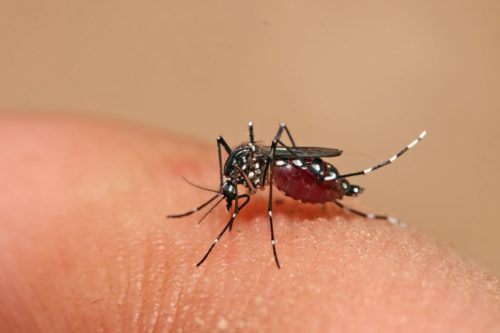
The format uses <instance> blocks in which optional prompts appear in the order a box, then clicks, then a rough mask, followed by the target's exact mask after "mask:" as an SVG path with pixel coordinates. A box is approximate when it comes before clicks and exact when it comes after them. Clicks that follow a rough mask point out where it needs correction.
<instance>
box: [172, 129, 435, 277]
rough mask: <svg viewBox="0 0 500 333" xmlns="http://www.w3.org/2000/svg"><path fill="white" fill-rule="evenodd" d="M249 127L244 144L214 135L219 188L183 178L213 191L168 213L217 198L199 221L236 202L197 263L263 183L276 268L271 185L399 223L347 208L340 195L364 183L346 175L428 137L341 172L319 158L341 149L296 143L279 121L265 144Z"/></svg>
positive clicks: (355, 190)
mask: <svg viewBox="0 0 500 333" xmlns="http://www.w3.org/2000/svg"><path fill="white" fill-rule="evenodd" d="M248 130H249V137H250V141H249V142H246V143H242V144H240V145H239V146H237V147H236V148H234V149H231V148H230V147H229V145H228V144H227V142H226V141H225V140H224V138H223V137H222V136H219V137H218V138H217V150H218V153H219V174H220V187H219V190H213V189H208V188H205V187H202V186H199V185H196V184H193V183H191V182H189V181H187V180H186V181H187V182H188V183H189V184H191V185H193V186H195V187H197V188H199V189H202V190H205V191H210V192H213V193H215V195H214V196H213V197H212V198H210V199H209V200H208V201H207V202H205V203H203V204H202V205H200V206H199V207H196V208H194V209H192V210H190V211H188V212H186V213H182V214H175V215H168V216H167V217H169V218H179V217H184V216H188V215H191V214H193V213H195V212H197V211H199V210H201V209H203V208H205V207H206V206H208V205H209V204H210V203H212V202H213V201H214V200H216V199H217V198H219V200H218V201H217V202H216V203H215V204H214V205H213V206H212V207H211V208H210V209H209V210H208V212H207V213H206V214H205V215H204V216H203V217H202V218H201V220H200V222H201V221H202V220H203V219H204V218H205V217H206V216H207V215H208V214H209V213H210V212H211V211H212V210H213V209H214V208H215V207H217V205H219V204H220V203H221V202H222V201H223V200H226V209H227V211H228V212H229V211H230V210H231V208H232V207H233V203H234V209H233V214H232V215H231V218H230V219H229V221H228V222H227V224H226V225H225V227H224V228H223V229H222V231H221V232H220V233H219V235H218V236H217V237H216V238H215V240H214V242H213V243H212V245H211V246H210V248H209V249H208V251H207V252H206V254H205V255H204V256H203V258H202V259H201V260H200V261H199V262H198V264H197V265H196V266H200V265H201V264H202V263H203V262H204V261H205V260H206V259H207V257H208V255H209V254H210V252H212V250H213V248H214V247H215V245H216V244H217V242H218V241H219V240H220V238H221V237H222V235H224V233H225V232H226V231H227V230H228V229H229V230H231V228H232V226H233V222H234V220H235V219H236V216H238V213H239V212H240V211H241V210H242V209H243V208H244V207H245V206H246V205H247V204H248V202H249V201H250V195H251V194H255V193H256V191H257V190H258V189H259V190H263V189H264V188H265V187H266V186H267V185H268V186H269V201H268V215H269V225H270V229H271V245H272V249H273V254H274V259H275V261H276V265H277V266H278V268H281V267H280V262H279V260H278V254H277V251H276V242H275V239H274V227H273V186H272V185H274V186H276V187H277V188H278V189H279V190H280V191H281V192H283V193H284V194H285V195H287V196H289V197H291V198H293V199H295V200H299V201H301V202H304V203H327V202H333V203H335V204H336V205H338V206H340V207H341V208H343V209H345V210H346V211H348V212H350V213H353V214H356V215H359V216H362V217H364V218H367V219H381V220H386V221H387V222H389V223H391V224H400V222H399V220H398V219H397V218H395V217H392V216H387V215H380V214H373V213H365V212H362V211H359V210H356V209H353V208H349V207H347V206H346V205H345V204H344V203H342V202H341V201H340V199H342V197H344V196H352V197H354V196H357V195H358V194H360V193H362V192H363V188H362V187H360V186H358V185H353V184H351V183H349V181H347V179H346V178H349V177H354V176H360V175H366V174H368V173H370V172H372V171H374V170H376V169H379V168H382V167H383V166H386V165H388V164H391V163H392V162H394V161H395V160H396V159H398V158H399V157H400V156H401V155H403V154H404V153H405V152H407V151H408V150H409V149H411V148H412V147H414V146H415V145H416V144H417V143H418V142H419V141H420V140H422V139H423V138H424V136H425V135H426V132H425V131H424V132H422V133H421V134H420V135H419V136H418V138H417V139H415V140H413V141H412V142H411V143H410V144H409V145H407V146H406V147H405V148H403V149H402V150H401V151H399V152H398V153H397V154H395V155H394V156H392V157H391V158H389V159H388V160H385V161H384V162H382V163H380V164H377V165H375V166H373V167H371V168H368V169H364V170H361V171H356V172H351V173H346V174H340V173H339V172H338V170H337V169H336V168H335V167H334V166H333V165H332V164H330V163H328V162H325V161H323V160H322V158H326V157H336V156H340V155H341V154H342V150H340V149H335V148H322V147H300V146H297V145H296V144H295V141H294V140H293V138H292V135H291V134H290V131H289V130H288V127H287V126H286V125H285V124H284V123H281V124H280V126H279V129H278V132H277V133H276V135H275V137H274V140H273V141H272V144H271V146H263V145H261V144H259V143H256V142H255V140H254V133H253V124H252V122H250V123H249V124H248ZM283 132H285V133H286V135H287V136H288V139H289V140H290V143H291V146H289V145H286V144H285V143H283V141H281V137H282V134H283ZM222 149H224V150H225V151H226V152H227V154H228V155H229V156H228V158H227V159H226V161H225V162H224V163H222ZM238 185H243V186H245V187H246V189H247V192H248V193H243V194H240V193H239V192H238ZM240 200H244V201H243V203H241V204H240Z"/></svg>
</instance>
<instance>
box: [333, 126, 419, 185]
mask: <svg viewBox="0 0 500 333" xmlns="http://www.w3.org/2000/svg"><path fill="white" fill-rule="evenodd" d="M426 134H427V132H426V131H423V132H422V133H420V135H419V136H418V138H416V139H415V140H413V141H412V142H411V143H410V144H409V145H408V146H406V147H404V148H403V149H402V150H401V151H400V152H399V153H397V154H396V155H394V156H392V157H391V158H389V159H388V160H385V161H384V162H382V163H380V164H377V165H376V166H374V167H371V168H368V169H365V170H362V171H357V172H353V173H348V174H345V175H340V176H338V177H337V179H338V178H347V177H353V176H360V175H366V174H367V173H370V172H372V171H374V170H377V169H379V168H381V167H383V166H386V165H388V164H391V163H392V162H394V161H395V160H397V159H398V158H399V157H400V156H401V155H403V154H404V153H406V152H407V151H408V150H410V149H411V148H413V147H414V146H415V145H416V144H417V143H419V142H420V140H422V139H423V138H424V137H425V135H426Z"/></svg>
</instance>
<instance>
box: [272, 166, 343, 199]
mask: <svg viewBox="0 0 500 333" xmlns="http://www.w3.org/2000/svg"><path fill="white" fill-rule="evenodd" d="M325 164H326V163H325ZM273 168H274V170H273V171H274V175H273V178H274V179H273V182H274V184H275V185H276V187H277V188H278V189H279V190H280V191H281V192H283V193H284V194H285V195H287V196H289V197H291V198H293V199H295V200H299V201H302V202H306V203H326V202H330V201H333V200H334V199H341V198H342V197H343V196H344V190H343V189H342V186H341V184H340V182H339V181H338V180H326V181H321V180H319V179H318V177H317V176H316V175H315V174H314V173H313V172H312V171H311V170H309V169H308V168H305V167H299V166H296V165H294V164H293V163H292V161H288V162H287V163H285V164H284V165H274V166H273ZM325 170H326V168H325Z"/></svg>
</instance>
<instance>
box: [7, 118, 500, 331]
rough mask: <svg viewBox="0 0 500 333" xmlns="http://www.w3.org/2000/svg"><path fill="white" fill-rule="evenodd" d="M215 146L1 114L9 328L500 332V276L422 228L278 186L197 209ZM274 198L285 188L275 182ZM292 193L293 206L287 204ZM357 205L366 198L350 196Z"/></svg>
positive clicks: (127, 128)
mask: <svg viewBox="0 0 500 333" xmlns="http://www.w3.org/2000/svg"><path fill="white" fill-rule="evenodd" d="M217 167H218V162H217V156H216V147H215V143H213V144H212V145H207V144H204V145H202V144H200V143H198V142H194V141H189V140H188V139H186V138H180V137H176V136H172V135H169V134H165V133H163V132H161V131H158V130H151V129H145V128H140V127H135V126H132V125H127V124H119V123H118V124H117V123H113V122H110V121H96V120H88V119H86V120H85V119H74V118H70V119H68V118H62V117H53V116H43V117H40V116H38V117H35V116H3V117H2V118H0V186H1V188H2V194H1V195H0V267H1V270H0V330H1V331H3V332H37V331H40V332H69V331H71V332H97V331H103V332H120V331H121V332H135V331H141V332H166V331H171V332H207V331H226V332H233V331H250V332H328V331H331V332H350V331H354V332H356V331H374V332H375V331H376V332H392V331H404V332H422V331H425V332H462V331H463V332H491V331H495V330H496V331H498V330H500V305H499V304H500V303H499V298H500V289H499V284H498V281H497V280H496V279H495V278H493V277H491V276H490V275H488V274H486V273H484V272H483V271H482V270H480V269H479V268H477V267H476V266H475V265H473V264H471V263H469V262H467V261H466V260H464V259H463V258H461V257H460V256H458V255H457V254H456V253H455V252H453V251H452V250H451V249H449V248H446V247H443V246H441V245H437V244H436V243H435V242H433V241H431V240H429V239H428V238H427V237H425V236H423V235H421V234H420V233H418V232H417V231H415V230H413V229H411V228H406V229H399V228H395V227H393V226H390V225H388V224H387V223H384V222H383V221H366V220H363V219H361V218H359V217H357V216H353V215H351V214H347V213H345V212H343V211H342V210H340V209H338V208H336V207H335V206H334V205H324V206H322V205H311V204H302V203H300V202H296V201H293V200H291V199H289V198H285V197H284V196H279V195H277V196H276V200H278V204H276V205H275V209H274V219H275V231H276V237H277V240H278V242H277V248H278V253H279V255H280V260H281V264H282V269H281V270H278V269H277V268H276V265H275V263H274V259H273V255H272V251H271V245H270V236H269V224H268V219H267V212H266V205H267V201H266V198H267V197H266V195H265V194H266V193H265V192H264V193H260V194H256V195H254V196H252V200H251V202H250V203H249V204H248V205H247V206H246V207H245V209H244V210H243V211H242V212H241V214H240V215H239V216H238V219H237V220H236V222H235V224H234V228H233V230H232V231H231V232H230V233H229V232H228V233H226V234H225V235H224V237H223V238H222V239H221V241H220V242H219V243H218V244H217V246H216V247H215V249H214V251H213V253H212V254H211V256H210V257H209V258H208V259H207V261H206V262H205V263H204V264H203V265H202V266H201V267H199V268H197V267H195V264H196V263H197V262H198V261H199V259H201V257H202V256H203V255H204V254H205V252H206V250H207V249H208V246H209V245H210V244H211V243H212V241H213V240H214V238H215V236H216V235H217V234H218V233H219V231H220V230H221V229H222V228H223V227H224V224H225V223H226V222H227V220H228V218H229V215H228V214H227V213H226V212H225V210H224V208H223V205H220V207H218V208H217V209H215V210H214V211H213V213H212V214H211V215H210V216H209V217H207V218H206V219H205V221H204V222H203V223H201V224H197V221H198V219H199V218H200V217H201V216H202V215H203V212H200V213H198V214H197V215H193V216H190V217H186V218H183V219H166V218H165V216H166V214H169V213H180V212H184V211H187V210H189V209H191V208H193V207H195V206H196V205H198V204H200V203H202V202H204V201H206V200H207V199H208V197H209V196H210V195H211V194H210V193H208V192H204V191H200V190H198V189H196V188H194V187H192V186H190V185H188V184H186V183H185V182H184V181H183V180H182V176H185V177H186V178H187V179H189V180H191V181H193V182H195V183H197V184H200V185H203V186H207V187H211V186H212V187H215V186H216V184H217V182H218V178H217V177H218V175H217ZM274 193H276V194H277V193H278V191H275V192H274ZM280 202H281V203H280ZM349 203H350V204H352V205H353V206H356V200H351V201H349Z"/></svg>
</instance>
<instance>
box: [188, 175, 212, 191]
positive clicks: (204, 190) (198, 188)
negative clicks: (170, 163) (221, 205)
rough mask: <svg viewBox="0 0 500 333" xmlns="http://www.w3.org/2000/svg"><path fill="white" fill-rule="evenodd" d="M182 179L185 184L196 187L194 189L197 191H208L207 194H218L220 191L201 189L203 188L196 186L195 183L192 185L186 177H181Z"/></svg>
mask: <svg viewBox="0 0 500 333" xmlns="http://www.w3.org/2000/svg"><path fill="white" fill-rule="evenodd" d="M182 179H183V180H184V181H185V182H186V183H188V184H189V185H191V186H194V187H196V188H198V189H200V190H203V191H208V192H213V193H220V191H216V190H212V189H211V188H207V187H203V186H200V185H197V184H195V183H193V182H191V181H189V180H188V179H187V178H186V177H182Z"/></svg>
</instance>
